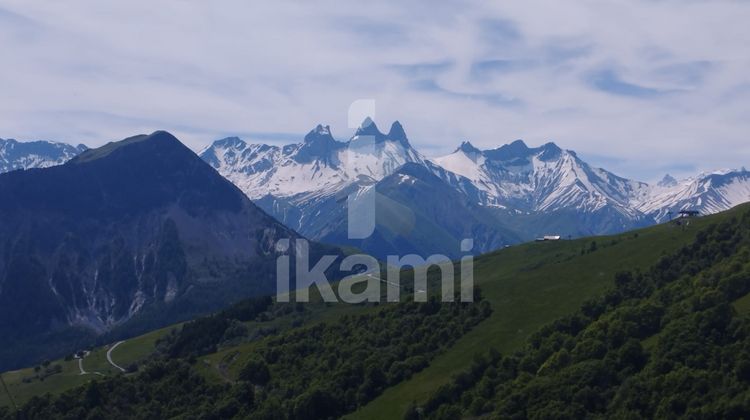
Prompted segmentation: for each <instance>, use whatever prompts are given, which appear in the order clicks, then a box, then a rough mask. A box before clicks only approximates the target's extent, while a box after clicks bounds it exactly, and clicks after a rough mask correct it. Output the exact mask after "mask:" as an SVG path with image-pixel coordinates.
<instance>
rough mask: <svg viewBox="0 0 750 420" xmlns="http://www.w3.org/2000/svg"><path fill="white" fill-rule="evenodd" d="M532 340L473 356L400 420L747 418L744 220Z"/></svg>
mask: <svg viewBox="0 0 750 420" xmlns="http://www.w3.org/2000/svg"><path fill="white" fill-rule="evenodd" d="M615 285H616V286H615V288H614V289H613V290H611V291H610V292H609V293H607V294H606V295H605V296H602V297H600V298H598V299H594V300H592V301H589V302H587V303H586V304H585V305H584V306H583V307H582V308H581V309H580V310H579V311H578V312H577V313H575V314H573V315H571V316H568V317H565V318H563V319H560V320H558V321H556V322H555V323H553V324H551V325H548V326H546V327H544V328H543V329H542V330H541V331H539V332H537V333H536V334H534V335H533V336H532V337H531V339H530V340H529V341H528V343H527V345H526V346H525V348H524V349H523V350H521V351H518V352H516V353H514V354H510V355H507V356H501V355H500V354H498V353H497V352H490V353H489V354H486V355H483V356H479V357H477V358H476V360H475V361H474V363H473V365H472V367H471V368H470V369H469V370H467V371H465V372H464V373H462V374H460V375H458V376H457V377H455V378H454V380H453V381H452V383H450V384H448V385H445V386H443V387H441V388H440V389H439V390H438V391H437V392H436V393H435V394H434V395H432V397H431V398H430V399H429V400H428V401H427V402H426V403H425V404H422V405H421V406H417V405H414V406H413V407H411V408H410V409H409V411H408V412H407V413H406V418H409V419H418V418H430V419H455V418H460V417H472V416H482V415H489V416H490V417H492V418H510V419H527V418H529V419H550V418H571V419H583V418H622V419H630V418H748V417H750V313H747V312H746V311H739V312H738V310H737V309H736V308H734V307H733V304H732V303H733V302H735V301H736V300H737V299H738V298H741V297H743V296H746V295H747V294H748V292H750V211H745V212H744V213H740V214H739V216H737V217H733V218H731V219H728V220H725V221H724V222H722V223H719V224H714V225H711V226H709V227H708V228H707V229H706V230H704V231H702V232H700V233H699V234H698V236H697V239H696V241H695V243H693V244H692V245H690V246H687V247H685V248H684V249H682V250H681V251H679V252H677V253H676V254H674V255H671V256H665V257H662V258H661V259H660V260H659V261H658V263H656V264H655V265H654V266H653V267H652V268H651V269H650V270H648V271H647V272H622V273H620V274H618V275H617V276H616V279H615Z"/></svg>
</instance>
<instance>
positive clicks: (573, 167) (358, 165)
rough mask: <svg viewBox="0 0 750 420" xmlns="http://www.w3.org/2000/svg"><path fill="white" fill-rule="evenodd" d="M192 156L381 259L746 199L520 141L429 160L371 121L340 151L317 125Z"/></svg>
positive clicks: (644, 220) (611, 228)
mask: <svg viewBox="0 0 750 420" xmlns="http://www.w3.org/2000/svg"><path fill="white" fill-rule="evenodd" d="M200 156H201V158H203V159H204V160H205V161H206V162H208V163H209V164H210V165H211V166H213V167H214V168H215V169H216V170H217V171H219V173H221V174H222V175H224V176H225V177H226V178H227V179H229V180H231V181H232V182H233V183H235V185H237V186H238V187H239V188H240V189H242V190H243V191H244V192H245V193H246V194H247V195H248V196H249V197H250V198H251V199H252V200H254V201H255V202H256V203H257V204H258V205H259V206H260V207H262V208H263V209H265V210H266V211H267V212H269V213H270V214H272V215H273V216H274V217H276V218H277V219H278V220H280V221H282V222H283V223H285V224H286V225H288V226H290V227H292V228H294V229H296V230H298V231H299V232H300V233H302V234H304V235H307V236H309V237H311V238H314V239H317V240H321V241H324V242H332V243H346V244H350V245H354V246H358V247H360V248H362V249H364V250H366V251H368V252H370V253H372V254H374V255H377V256H381V257H382V256H384V255H388V254H389V253H393V252H397V253H400V254H404V253H408V252H416V253H421V254H423V255H424V254H426V253H433V252H438V253H444V254H447V255H449V256H451V257H455V256H457V255H458V254H460V250H459V246H458V244H459V243H460V240H461V239H463V238H473V239H474V249H473V251H474V252H486V251H489V250H492V249H496V248H498V247H500V246H503V245H508V244H513V243H517V242H520V241H527V240H532V239H534V238H536V237H539V236H543V235H562V236H568V235H570V236H585V235H599V234H607V233H615V232H622V231H625V230H629V229H632V228H637V227H642V226H647V225H652V224H655V223H659V222H663V221H665V220H668V218H669V217H672V216H674V215H675V214H676V213H677V212H678V211H679V210H682V209H686V208H690V209H695V210H698V211H701V212H703V213H715V212H718V211H722V210H726V209H728V208H731V207H733V206H735V205H737V204H740V203H743V202H746V201H750V173H749V172H748V171H746V170H744V169H742V170H736V171H722V172H717V173H711V174H701V175H699V176H697V177H694V178H689V179H686V180H682V181H677V180H674V179H672V178H671V177H669V176H667V177H666V178H665V180H664V181H662V182H661V183H659V184H658V185H653V186H652V185H649V184H647V183H644V182H638V181H634V180H629V179H625V178H622V177H619V176H617V175H615V174H613V173H611V172H609V171H607V170H604V169H600V168H595V167H593V166H591V165H590V164H588V163H587V162H585V161H583V160H582V159H581V158H580V157H578V155H577V154H576V153H575V152H574V151H570V150H564V149H561V148H560V147H558V146H557V145H556V144H554V143H547V144H545V145H543V146H541V147H535V148H534V147H528V146H527V145H526V144H525V143H524V142H523V141H522V140H517V141H514V142H512V143H510V144H506V145H504V146H501V147H499V148H496V149H491V150H479V149H478V148H476V147H474V146H473V145H472V144H471V143H469V142H463V143H462V144H461V145H460V146H459V147H458V148H457V149H456V150H455V151H454V152H453V153H451V154H449V155H447V156H442V157H438V158H433V159H429V158H427V157H425V156H423V155H422V154H420V153H419V152H418V151H417V150H415V149H414V148H413V147H412V145H411V144H410V142H409V140H408V137H407V135H406V133H405V131H404V128H403V126H402V125H401V124H400V123H399V122H394V123H393V124H392V126H391V128H390V130H388V132H387V133H383V132H381V131H380V130H379V129H378V127H377V126H376V124H375V123H374V122H373V121H372V120H371V119H369V118H368V119H366V120H365V121H364V122H363V123H362V125H361V126H360V128H359V129H357V131H356V132H355V133H354V135H353V136H352V138H351V139H349V140H348V141H346V142H343V141H337V140H336V139H334V137H333V136H332V134H331V130H330V128H329V127H328V126H323V125H318V126H317V127H315V128H314V129H313V130H312V131H310V132H309V133H308V134H307V135H306V136H305V137H304V139H303V140H302V142H300V143H296V144H290V145H286V146H281V147H279V146H271V145H266V144H248V143H246V142H245V141H243V140H241V139H239V138H237V137H230V138H226V139H222V140H218V141H216V142H214V143H213V144H212V145H211V146H209V147H207V148H206V149H204V150H203V151H202V152H200ZM370 190H374V193H372V194H373V195H374V196H375V200H374V203H376V204H375V209H376V211H375V216H376V224H375V229H374V233H373V234H372V235H371V236H370V237H369V238H367V239H350V238H348V236H347V233H348V231H347V227H346V215H347V207H348V206H349V205H356V198H357V197H367V195H368V194H367V192H368V191H370ZM426 191H430V192H431V193H429V194H427V193H425V192H426ZM351 197H354V200H351V199H350V198H351ZM365 199H369V200H371V198H363V200H365ZM368 205H371V204H368Z"/></svg>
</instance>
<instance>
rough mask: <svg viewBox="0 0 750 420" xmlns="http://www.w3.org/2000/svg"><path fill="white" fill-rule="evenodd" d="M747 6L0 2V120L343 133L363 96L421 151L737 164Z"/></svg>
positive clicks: (95, 127)
mask: <svg viewBox="0 0 750 420" xmlns="http://www.w3.org/2000/svg"><path fill="white" fill-rule="evenodd" d="M748 17H750V4H748V3H747V2H740V1H689V2H686V1H676V0H674V1H673V0H663V1H649V0H641V1H636V0H619V1H607V2H602V1H595V0H588V1H585V0H582V1H576V2H559V1H554V0H548V1H530V2H495V3H491V2H444V3H442V2H441V3H439V4H436V2H395V1H392V2H382V3H376V4H371V3H364V2H362V3H355V2H333V1H326V2H322V3H315V4H313V3H311V2H288V3H287V2H276V3H274V4H268V5H258V4H251V2H243V1H230V2H221V3H216V4H215V3H207V2H199V1H165V2H160V3H158V4H155V3H153V2H146V1H131V2H126V3H113V2H97V1H93V0H89V1H71V2H64V3H61V2H45V3H31V2H26V1H22V0H10V1H3V2H2V3H0V46H1V47H2V50H1V51H2V53H3V54H2V57H3V65H2V66H0V92H2V93H3V100H2V101H0V115H2V116H3V118H2V119H0V136H2V137H16V138H20V139H33V138H48V139H55V140H62V141H69V142H72V143H77V142H84V143H86V144H89V145H98V144H102V143H104V142H106V141H111V140H115V139H119V138H124V137H127V136H129V135H132V134H134V133H137V132H148V131H153V130H155V129H168V130H171V131H173V132H174V133H175V134H177V135H178V136H179V137H180V138H182V139H183V140H184V141H186V142H187V143H188V144H189V145H190V146H191V147H193V148H195V149H198V148H200V147H202V146H203V145H205V144H207V143H208V142H210V141H211V140H213V139H215V138H217V137H220V136H223V135H229V134H240V135H243V136H246V137H250V138H252V139H258V140H269V141H279V138H288V137H289V134H288V133H299V138H301V137H302V136H303V135H304V133H305V132H306V131H307V130H309V129H310V128H311V127H313V126H314V125H315V124H317V123H318V122H326V123H330V124H331V126H332V128H333V130H334V135H337V136H338V137H341V138H344V137H347V136H348V135H350V130H349V129H348V128H347V115H346V113H347V110H348V108H349V105H350V104H351V103H352V102H353V101H354V100H357V99H360V98H373V99H375V100H376V101H377V118H378V120H379V122H380V125H381V126H386V127H387V126H388V125H389V124H390V121H391V120H394V119H399V120H401V121H402V123H403V124H404V125H405V127H406V130H407V133H408V134H409V136H410V138H411V139H412V142H413V143H414V144H415V145H416V146H417V147H418V148H420V149H422V150H425V151H429V152H432V153H442V152H447V151H450V150H452V149H453V148H455V146H456V145H457V144H458V142H459V141H460V140H462V139H469V140H471V141H472V142H473V143H474V144H476V145H478V146H481V147H485V148H491V147H497V146H499V145H501V144H503V143H505V142H508V141H511V140H514V139H516V138H524V139H526V140H527V141H528V142H529V143H531V144H540V143H543V142H546V141H548V140H554V141H556V142H558V143H559V144H560V145H561V146H562V147H565V148H569V149H574V150H577V151H579V152H580V153H581V154H582V155H584V156H591V157H592V158H591V159H592V161H594V163H601V164H602V165H605V166H607V167H608V168H610V169H612V170H615V171H618V172H620V173H622V174H623V175H626V176H631V177H635V178H641V179H652V178H655V177H657V176H658V175H659V174H658V172H660V171H663V170H667V169H670V168H671V169H674V170H676V171H677V172H678V175H679V174H680V172H686V171H687V170H688V169H685V168H693V167H694V168H695V169H696V170H708V169H714V168H716V167H739V166H742V165H748V163H750V162H748V161H750V149H749V148H750V146H748V144H750V142H748V133H750V121H749V120H748V118H746V112H747V111H746V110H747V109H748V108H749V105H750V31H747V30H746V25H747V21H748ZM274 133H279V134H274ZM614 158H616V159H614Z"/></svg>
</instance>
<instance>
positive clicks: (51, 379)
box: [0, 326, 176, 407]
mask: <svg viewBox="0 0 750 420" xmlns="http://www.w3.org/2000/svg"><path fill="white" fill-rule="evenodd" d="M175 327H176V326H173V327H168V328H163V329H160V330H156V331H152V332H150V333H148V334H145V335H142V336H140V337H135V338H132V339H130V340H126V341H125V342H124V343H122V344H121V345H119V346H118V347H117V348H115V349H114V350H113V351H112V360H113V361H114V362H115V363H117V364H118V365H119V366H122V367H127V366H128V365H130V364H132V363H140V362H143V361H145V360H146V359H147V358H148V356H150V355H151V354H152V353H153V352H154V344H155V343H156V340H158V339H159V337H162V336H164V335H165V334H167V333H168V332H169V331H170V330H171V329H172V328H175ZM108 349H109V346H104V347H100V348H96V349H93V350H92V351H91V353H90V354H89V355H88V356H86V357H85V358H84V359H83V369H84V370H85V371H86V372H87V374H86V375H81V371H80V367H79V365H78V360H76V359H72V360H64V359H60V360H55V361H51V363H50V366H54V365H61V366H62V368H63V370H62V372H61V373H56V374H53V375H50V376H48V377H46V378H44V380H39V379H37V378H35V376H37V373H36V372H34V368H33V367H30V368H26V369H20V370H16V371H12V372H5V373H3V374H2V378H3V381H4V382H5V383H6V385H7V388H8V392H10V394H11V395H10V396H9V395H8V393H7V392H6V391H5V390H4V389H2V387H0V407H2V406H12V401H13V402H15V403H16V404H18V405H21V404H23V403H25V402H26V401H28V400H29V399H31V397H33V396H37V395H44V394H46V393H50V394H53V395H54V394H59V393H62V392H64V391H67V390H69V389H72V388H75V387H76V386H79V385H82V384H85V383H87V382H89V381H91V380H92V379H95V378H97V377H99V376H102V375H104V376H111V375H116V374H120V372H119V371H118V370H117V369H115V368H114V367H113V366H112V365H110V364H109V362H108V361H107V350H108ZM24 379H26V380H24ZM11 396H12V398H13V400H12V401H11V399H10V397H11Z"/></svg>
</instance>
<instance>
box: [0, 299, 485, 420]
mask: <svg viewBox="0 0 750 420" xmlns="http://www.w3.org/2000/svg"><path fill="white" fill-rule="evenodd" d="M477 296H478V297H479V298H480V299H481V294H479V293H478V294H477ZM267 303H268V302H267V301H263V300H255V301H253V303H248V302H246V303H244V304H243V305H240V306H237V307H235V308H232V309H230V310H227V311H224V312H222V313H220V314H218V315H215V316H212V317H208V318H205V319H203V320H199V321H196V322H193V323H189V324H186V325H185V327H184V328H183V329H182V331H180V332H179V333H177V335H176V336H175V337H173V339H172V341H170V342H169V343H168V344H169V345H170V346H171V347H170V348H171V349H173V351H172V352H168V353H165V357H162V358H158V359H157V360H155V361H153V362H151V363H149V364H147V365H145V366H144V367H143V368H141V370H140V372H139V374H137V375H134V376H131V377H122V376H119V377H112V378H104V379H100V380H96V381H92V382H91V383H89V384H88V385H87V386H85V387H81V388H77V389H74V390H71V391H68V392H66V393H63V394H62V395H60V396H56V397H53V396H49V395H47V396H44V397H35V398H34V399H32V400H31V401H29V402H28V403H27V404H25V405H24V406H23V407H22V409H21V410H22V411H21V412H20V413H18V416H20V417H21V418H31V419H34V418H38V419H54V418H66V419H83V418H173V417H184V418H206V419H225V418H235V417H236V418H245V417H251V418H258V419H288V418H289V419H291V418H294V419H326V418H338V417H339V416H341V415H343V414H346V413H348V412H351V411H353V410H355V409H357V407H359V406H361V405H362V404H364V403H366V402H368V401H370V400H372V399H373V398H375V397H376V396H377V395H379V394H380V393H381V392H382V391H383V390H384V389H385V388H386V387H388V386H391V385H394V384H397V383H399V382H401V381H403V380H405V379H407V378H409V377H410V376H411V375H413V374H414V373H416V372H419V371H420V370H422V369H424V368H425V367H426V366H427V365H428V364H429V362H430V361H431V360H432V359H433V358H434V357H435V356H436V355H438V354H439V353H440V352H442V351H444V350H445V349H446V348H448V347H450V346H451V345H452V344H453V343H454V342H455V340H457V339H458V338H459V337H461V336H462V335H463V334H465V333H466V332H468V331H469V330H471V329H472V328H473V327H474V326H475V325H476V324H477V323H479V322H481V321H482V320H483V319H485V318H487V317H488V316H489V315H490V313H491V309H490V306H489V303H488V302H486V301H478V302H475V303H460V302H455V303H441V302H438V301H436V300H435V299H432V300H430V301H429V302H426V303H414V302H409V303H399V304H388V305H381V306H378V307H373V308H371V309H370V310H369V311H367V312H366V313H364V314H359V315H349V316H342V317H341V318H340V319H338V320H337V321H333V322H321V323H317V324H313V325H308V326H302V327H298V328H292V329H290V330H288V331H286V332H281V333H278V334H276V335H274V336H272V337H267V338H266V339H265V340H263V341H260V342H258V344H257V346H256V348H255V349H254V351H253V353H252V354H251V355H250V357H249V358H248V359H247V360H246V361H244V364H243V365H242V368H241V369H240V371H239V374H238V375H237V376H238V377H237V378H236V380H235V381H227V382H226V383H221V384H215V383H210V382H208V381H207V380H206V379H205V378H204V376H202V375H200V374H199V373H198V372H197V369H196V365H195V364H196V363H202V362H200V361H198V362H196V361H195V360H196V359H195V357H193V356H194V355H195V354H198V353H200V352H203V351H205V350H206V349H207V348H210V347H211V346H214V345H215V341H216V340H220V338H217V337H219V336H225V335H226V332H227V331H228V330H229V329H231V326H232V325H233V324H234V323H235V322H236V321H238V320H249V319H254V318H255V317H257V316H259V314H261V313H264V312H267V311H268V307H267ZM272 306H275V305H272ZM211 328H217V329H218V330H221V329H222V328H223V331H221V334H219V333H218V332H216V333H213V332H211V331H210V329H211ZM183 334H184V335H183ZM202 334H205V335H206V337H210V339H205V340H204V339H201V336H202ZM191 340H197V341H196V342H199V343H200V344H197V345H196V346H195V347H194V348H193V347H192V345H191V344H190V341H191ZM185 355H187V357H183V356H185ZM3 415H5V416H8V415H9V414H8V413H7V412H6V413H3V412H1V411H0V418H4V417H3Z"/></svg>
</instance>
